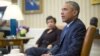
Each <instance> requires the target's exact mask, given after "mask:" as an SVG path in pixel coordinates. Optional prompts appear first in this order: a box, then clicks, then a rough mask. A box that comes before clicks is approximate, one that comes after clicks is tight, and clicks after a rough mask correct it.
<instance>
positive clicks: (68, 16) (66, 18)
mask: <svg viewBox="0 0 100 56" xmlns="http://www.w3.org/2000/svg"><path fill="white" fill-rule="evenodd" d="M74 12H75V10H74V9H73V7H72V5H70V4H64V6H63V7H62V12H61V17H62V21H63V22H67V23H69V22H70V21H71V20H73V17H74V16H75V13H74Z"/></svg>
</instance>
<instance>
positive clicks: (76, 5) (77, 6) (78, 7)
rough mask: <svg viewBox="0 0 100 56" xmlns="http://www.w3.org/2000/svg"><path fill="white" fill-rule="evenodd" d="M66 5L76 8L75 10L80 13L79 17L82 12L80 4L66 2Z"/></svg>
mask: <svg viewBox="0 0 100 56" xmlns="http://www.w3.org/2000/svg"><path fill="white" fill-rule="evenodd" d="M66 4H70V5H72V6H73V8H74V9H75V10H77V11H78V13H77V16H78V15H79V12H80V6H79V4H78V3H77V2H74V1H66Z"/></svg>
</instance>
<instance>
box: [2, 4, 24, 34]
mask: <svg viewBox="0 0 100 56" xmlns="http://www.w3.org/2000/svg"><path fill="white" fill-rule="evenodd" d="M2 19H3V20H10V28H11V35H15V36H16V28H17V27H18V22H17V20H18V21H19V20H23V19H24V18H23V15H22V12H21V10H20V8H19V7H18V5H9V6H8V7H7V8H6V10H5V13H4V16H3V18H2Z"/></svg>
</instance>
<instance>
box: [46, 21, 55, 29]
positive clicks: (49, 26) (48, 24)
mask: <svg viewBox="0 0 100 56" xmlns="http://www.w3.org/2000/svg"><path fill="white" fill-rule="evenodd" d="M47 26H48V28H49V29H52V28H54V27H55V22H54V20H53V19H49V20H47Z"/></svg>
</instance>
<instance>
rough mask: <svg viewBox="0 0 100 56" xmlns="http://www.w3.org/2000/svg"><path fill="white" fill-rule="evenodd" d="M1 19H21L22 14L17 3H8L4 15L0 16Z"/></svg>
mask: <svg viewBox="0 0 100 56" xmlns="http://www.w3.org/2000/svg"><path fill="white" fill-rule="evenodd" d="M2 19H3V20H10V19H16V20H23V19H24V18H23V14H22V11H21V10H20V8H19V6H18V5H9V6H7V8H6V10H5V13H4V16H3V18H2Z"/></svg>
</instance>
